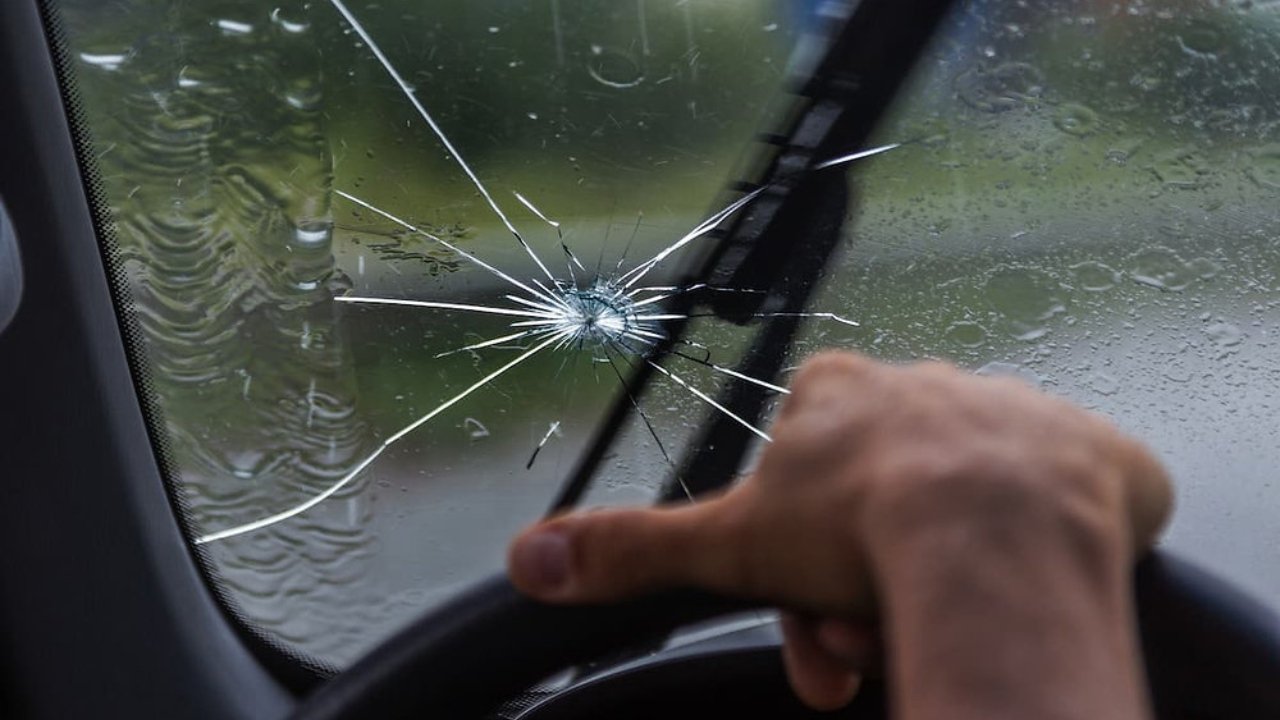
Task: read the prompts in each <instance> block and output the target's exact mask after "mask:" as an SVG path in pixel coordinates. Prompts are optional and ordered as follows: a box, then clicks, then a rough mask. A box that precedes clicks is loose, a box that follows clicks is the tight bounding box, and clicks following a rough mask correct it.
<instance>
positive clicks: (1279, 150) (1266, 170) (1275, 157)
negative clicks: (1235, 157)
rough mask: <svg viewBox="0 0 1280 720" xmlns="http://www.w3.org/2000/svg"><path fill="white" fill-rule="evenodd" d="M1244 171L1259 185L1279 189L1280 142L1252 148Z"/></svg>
mask: <svg viewBox="0 0 1280 720" xmlns="http://www.w3.org/2000/svg"><path fill="white" fill-rule="evenodd" d="M1245 172H1246V173H1248V175H1249V179H1250V180H1253V181H1254V182H1255V183H1257V184H1258V185H1259V186H1260V187H1264V188H1269V189H1272V190H1280V143H1273V144H1271V145H1267V146H1264V147H1261V148H1258V149H1257V150H1254V151H1253V152H1252V153H1251V157H1250V159H1249V167H1248V168H1247V169H1246V170H1245Z"/></svg>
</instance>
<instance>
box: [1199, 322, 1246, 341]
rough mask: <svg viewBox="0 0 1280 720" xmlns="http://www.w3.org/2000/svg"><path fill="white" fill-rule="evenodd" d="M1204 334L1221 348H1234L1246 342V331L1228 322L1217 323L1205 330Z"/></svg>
mask: <svg viewBox="0 0 1280 720" xmlns="http://www.w3.org/2000/svg"><path fill="white" fill-rule="evenodd" d="M1204 334H1205V335H1208V336H1209V339H1210V340H1212V341H1213V342H1214V344H1215V345H1218V346H1219V347H1234V346H1236V345H1239V344H1240V343H1241V342H1244V331H1243V330H1241V329H1240V328H1238V327H1236V326H1235V325H1232V324H1231V323H1228V322H1216V323H1213V324H1212V325H1210V326H1208V327H1206V328H1205V329H1204Z"/></svg>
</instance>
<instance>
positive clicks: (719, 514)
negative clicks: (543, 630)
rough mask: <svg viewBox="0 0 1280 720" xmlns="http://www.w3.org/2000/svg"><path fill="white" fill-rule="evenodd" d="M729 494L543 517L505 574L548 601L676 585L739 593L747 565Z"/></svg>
mask: <svg viewBox="0 0 1280 720" xmlns="http://www.w3.org/2000/svg"><path fill="white" fill-rule="evenodd" d="M731 497H732V494H730V495H723V496H720V497H718V498H714V499H711V500H706V501H702V502H699V503H697V504H694V505H686V506H681V507H678V508H674V509H672V508H661V509H659V508H643V509H626V510H600V511H593V512H585V513H582V512H580V513H573V514H569V515H561V516H559V517H555V518H551V519H549V520H545V521H543V522H540V523H538V524H536V525H533V526H532V527H529V528H527V529H525V530H524V531H523V532H521V533H520V534H519V535H517V536H516V538H515V540H513V541H512V543H511V546H510V548H509V550H508V553H507V572H508V574H509V576H510V578H511V582H512V583H513V584H514V585H515V586H516V587H517V588H518V589H519V590H520V591H521V592H523V593H525V594H527V595H529V596H531V597H534V598H536V599H539V600H543V601H547V602H565V603H593V602H611V601H616V600H621V599H624V598H628V597H634V596H636V595H641V594H644V593H648V592H653V591H656V590H660V589H665V588H674V587H700V588H706V589H712V590H720V591H722V592H738V593H739V594H741V593H743V592H745V591H747V589H748V588H747V587H746V580H747V579H748V578H749V576H748V575H747V574H746V573H745V572H744V571H745V570H746V569H747V568H748V563H747V562H745V558H744V545H745V544H744V543H741V542H739V539H740V538H741V536H742V530H741V529H740V528H742V527H743V526H742V524H741V523H739V522H737V521H735V519H734V518H735V517H736V516H737V515H739V513H735V512H733V509H734V508H733V507H732V506H733V505H736V504H737V503H733V502H732V501H731Z"/></svg>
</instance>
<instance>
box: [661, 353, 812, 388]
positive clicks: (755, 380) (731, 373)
mask: <svg viewBox="0 0 1280 720" xmlns="http://www.w3.org/2000/svg"><path fill="white" fill-rule="evenodd" d="M672 354H674V355H675V356H676V357H682V358H684V359H685V360H688V361H689V362H693V363H697V364H699V365H702V366H703V367H707V368H711V369H712V370H714V371H716V372H718V373H724V374H725V375H728V376H730V377H735V378H738V379H739V380H742V381H743V382H749V383H751V384H753V385H759V386H760V387H762V388H766V389H768V390H772V391H774V392H776V393H781V394H783V395H790V394H791V391H790V390H788V389H786V388H784V387H782V386H781V385H775V384H773V383H771V382H769V381H767V380H761V379H760V378H754V377H751V376H750V375H744V374H742V373H740V372H738V371H737V370H734V369H732V368H727V367H725V366H723V365H717V364H715V363H713V362H711V361H709V360H703V359H701V358H696V357H693V356H692V355H685V354H684V353H682V352H679V351H676V352H673V353H672Z"/></svg>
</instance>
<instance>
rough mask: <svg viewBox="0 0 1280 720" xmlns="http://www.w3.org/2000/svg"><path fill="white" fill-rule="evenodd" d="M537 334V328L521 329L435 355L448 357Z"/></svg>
mask: <svg viewBox="0 0 1280 720" xmlns="http://www.w3.org/2000/svg"><path fill="white" fill-rule="evenodd" d="M535 334H537V331H536V330H521V331H520V332H515V333H511V334H510V335H503V336H502V337H499V338H493V339H492V340H485V341H484V342H478V343H476V344H474V345H467V346H466V347H460V348H457V349H455V350H446V351H445V352H442V353H437V354H435V355H434V356H433V357H435V358H442V357H447V356H449V355H456V354H458V353H460V352H467V351H468V350H479V349H481V348H487V347H493V346H494V345H501V344H502V343H505V342H512V341H514V340H520V339H522V338H526V337H529V336H530V335H535Z"/></svg>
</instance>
